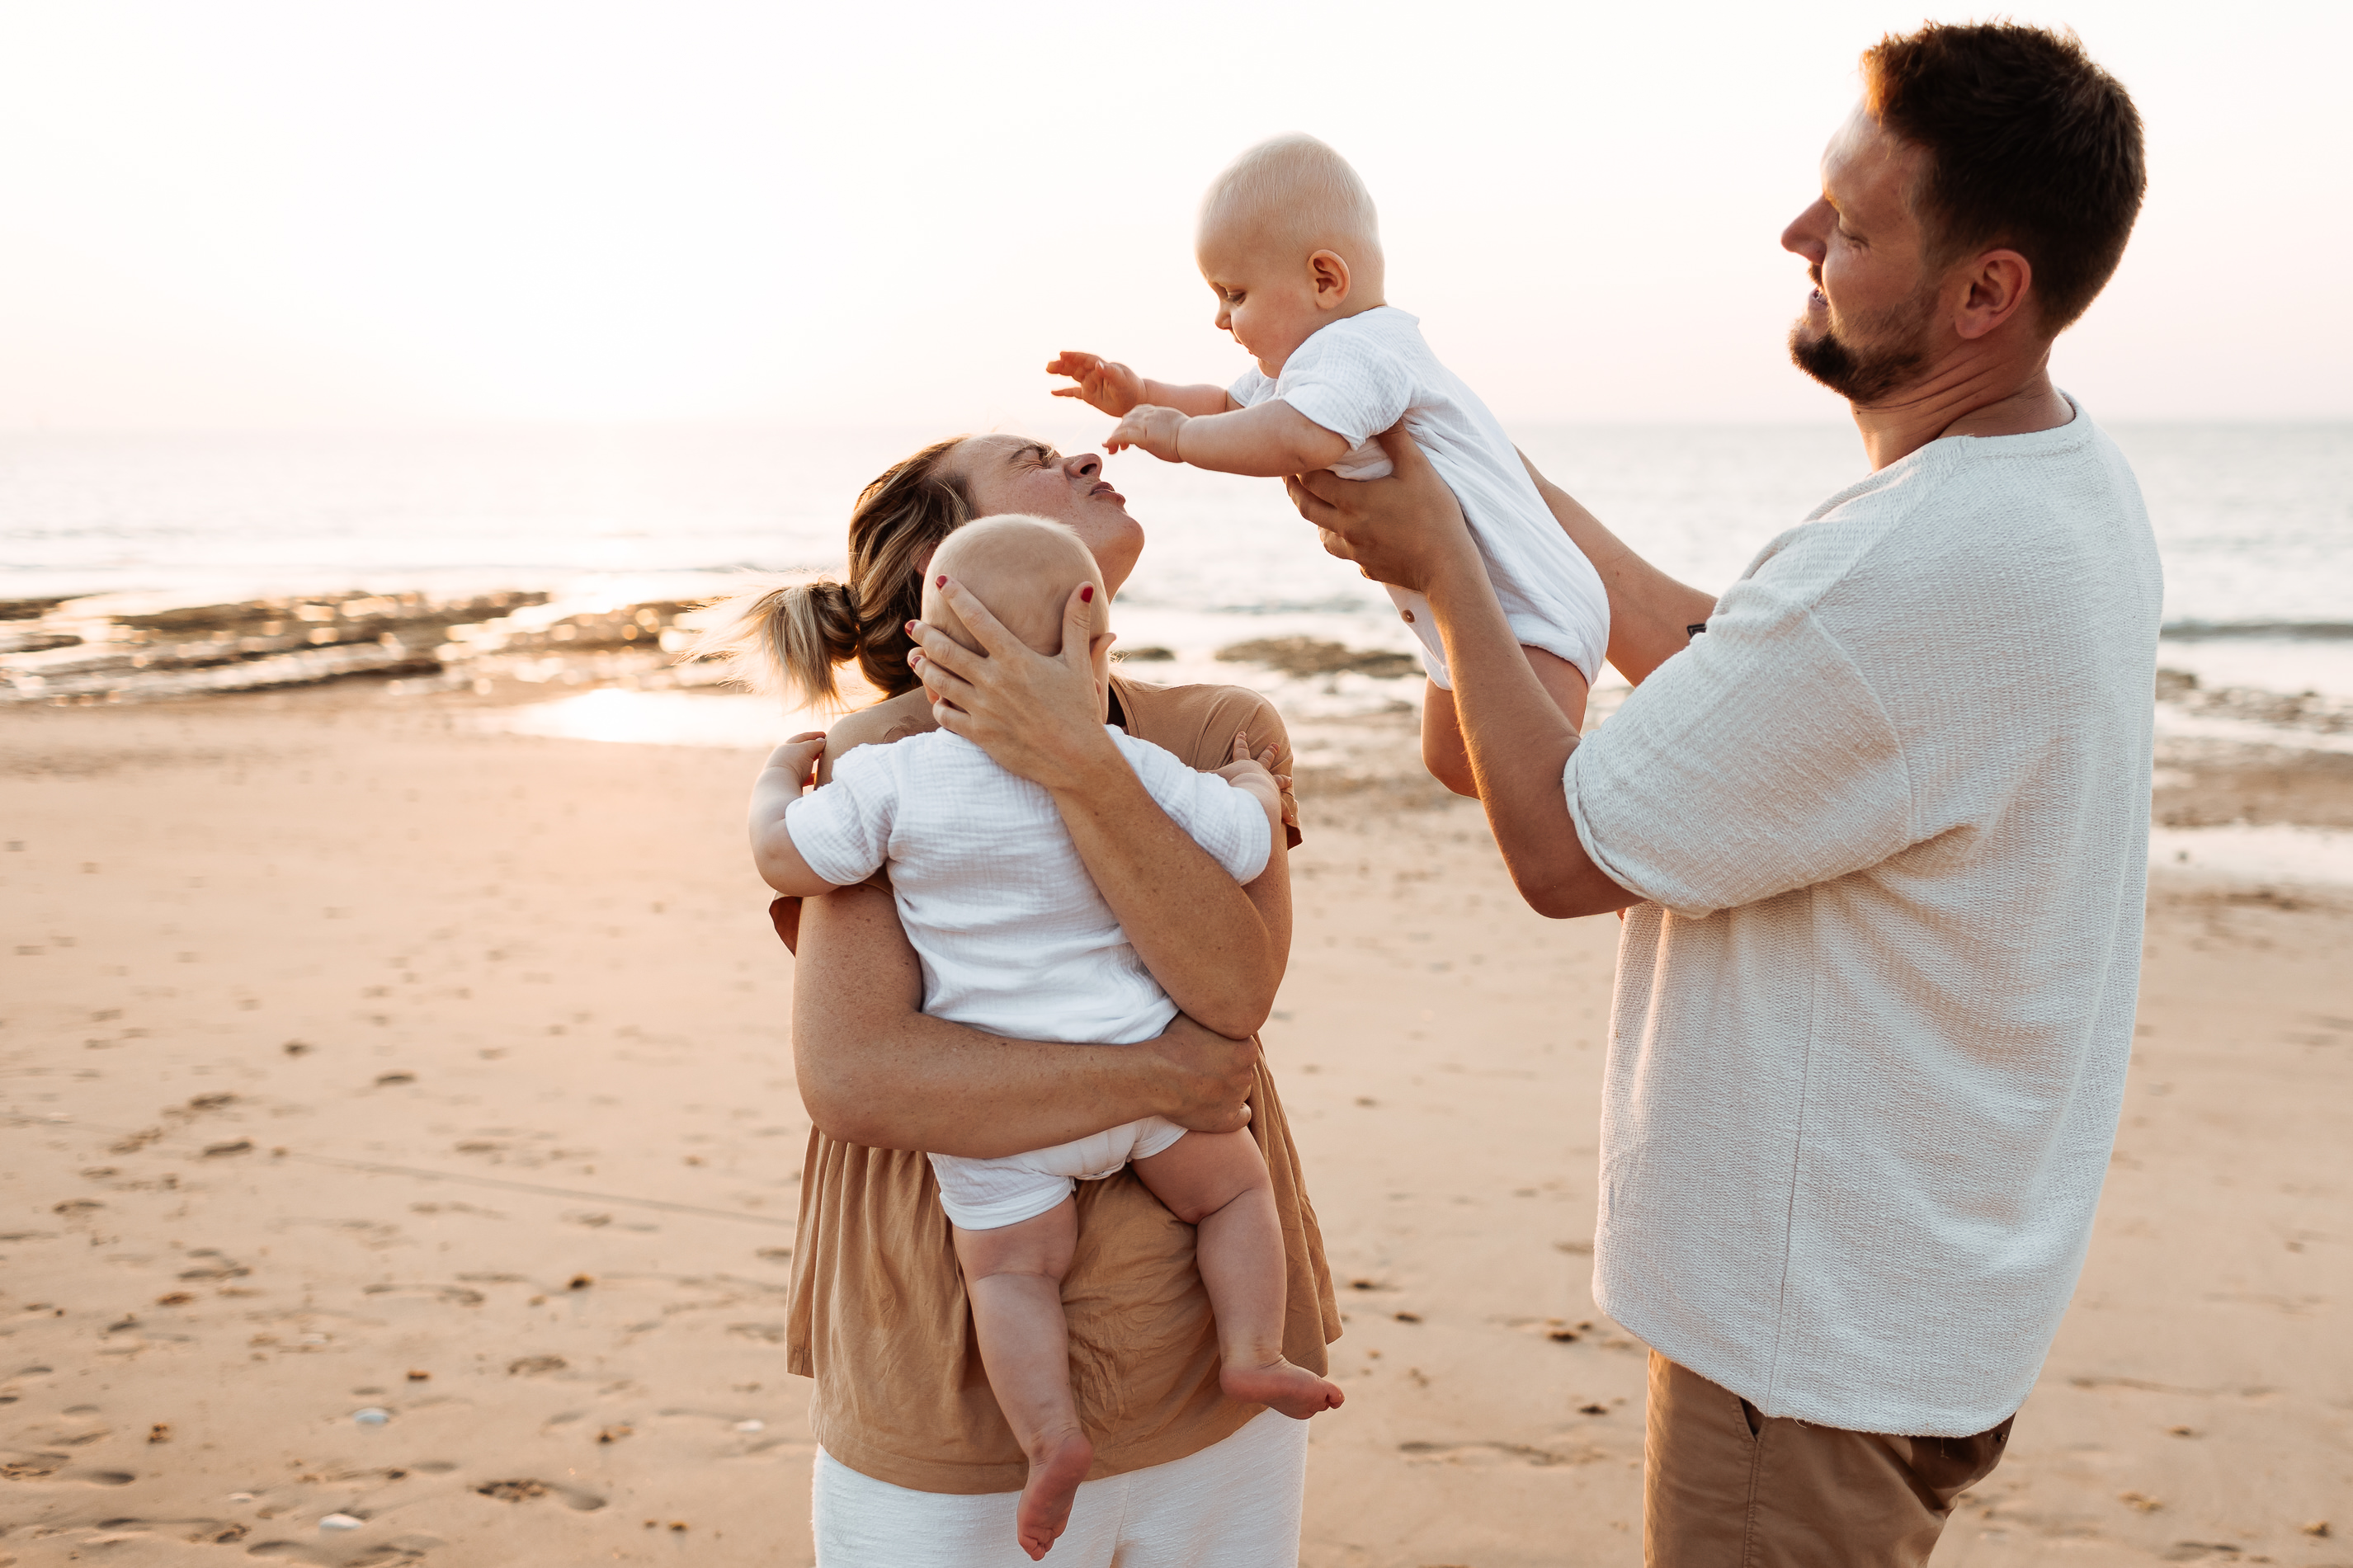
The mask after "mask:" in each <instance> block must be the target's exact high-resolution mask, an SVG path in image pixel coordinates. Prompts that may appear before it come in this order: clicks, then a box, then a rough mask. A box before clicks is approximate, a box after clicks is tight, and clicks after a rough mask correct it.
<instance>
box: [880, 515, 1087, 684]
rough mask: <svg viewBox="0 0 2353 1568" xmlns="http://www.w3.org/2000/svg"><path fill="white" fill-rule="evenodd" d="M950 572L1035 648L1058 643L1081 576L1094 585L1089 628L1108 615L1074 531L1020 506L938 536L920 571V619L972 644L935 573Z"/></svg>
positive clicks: (1045, 650)
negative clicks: (936, 545)
mask: <svg viewBox="0 0 2353 1568" xmlns="http://www.w3.org/2000/svg"><path fill="white" fill-rule="evenodd" d="M942 576H949V577H953V578H955V580H956V581H957V582H959V583H961V584H964V585H965V588H967V589H969V590H970V591H971V593H972V594H973V595H974V597H976V598H977V599H978V600H979V601H980V602H981V603H982V604H984V605H987V606H988V613H989V614H990V615H992V616H996V617H997V619H998V620H999V621H1001V622H1003V623H1004V626H1005V629H1006V630H1007V631H1009V632H1011V633H1012V634H1013V635H1014V636H1015V637H1019V638H1020V639H1021V640H1022V641H1023V642H1024V643H1025V644H1027V645H1028V646H1029V647H1031V648H1033V649H1035V650H1036V651H1037V652H1039V653H1042V654H1057V653H1060V652H1061V651H1062V610H1063V606H1064V605H1068V604H1069V603H1070V599H1071V593H1072V592H1073V591H1074V590H1075V589H1076V588H1077V587H1078V585H1079V584H1082V583H1092V584H1094V585H1095V597H1094V620H1093V624H1092V628H1091V629H1092V631H1097V632H1100V631H1103V630H1105V629H1106V628H1107V627H1108V626H1109V625H1110V620H1111V605H1110V602H1109V599H1110V596H1109V595H1106V594H1105V593H1104V592H1103V574H1102V573H1101V572H1100V571H1098V570H1097V569H1096V566H1095V558H1094V557H1093V556H1092V555H1091V554H1089V553H1088V552H1087V547H1086V546H1085V545H1084V544H1082V543H1081V542H1079V536H1078V535H1077V534H1075V533H1073V532H1071V530H1070V529H1069V528H1067V527H1065V526H1064V525H1063V524H1061V523H1059V522H1050V521H1047V520H1046V519H1044V518H1042V517H1030V516H1028V515H1026V514H1023V513H1018V512H1017V513H1009V514H1008V515H1005V516H1001V517H984V518H982V519H980V520H979V521H976V522H968V523H966V524H965V525H964V526H963V527H962V528H959V529H957V530H956V531H955V532H954V533H951V534H949V535H948V536H947V538H946V539H945V540H944V541H942V542H941V543H940V547H939V549H937V550H936V551H934V552H932V563H931V567H930V569H929V570H928V571H927V572H926V573H925V574H924V582H923V619H924V620H925V621H927V622H929V623H930V624H931V625H933V626H937V627H939V628H940V629H941V630H942V631H944V632H945V633H947V634H948V636H950V637H954V638H955V640H956V641H958V642H960V643H962V644H964V646H965V647H968V648H971V649H972V650H974V651H975V652H978V651H980V639H979V638H978V637H974V636H973V635H972V632H971V629H970V628H969V627H967V626H965V624H964V622H963V620H962V619H961V618H959V617H958V616H957V615H956V613H955V611H954V610H951V609H949V608H948V606H947V605H946V603H945V602H944V600H943V598H942V597H941V595H940V588H939V579H940V578H941V577H942Z"/></svg>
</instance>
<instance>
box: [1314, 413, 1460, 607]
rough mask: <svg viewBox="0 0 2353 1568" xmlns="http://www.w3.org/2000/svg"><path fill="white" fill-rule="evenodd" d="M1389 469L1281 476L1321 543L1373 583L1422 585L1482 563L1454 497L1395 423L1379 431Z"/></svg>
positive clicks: (1421, 588) (1417, 588)
mask: <svg viewBox="0 0 2353 1568" xmlns="http://www.w3.org/2000/svg"><path fill="white" fill-rule="evenodd" d="M1380 443H1381V449H1382V450H1383V451H1385V452H1387V453H1388V455H1389V462H1390V464H1391V465H1392V467H1393V470H1394V471H1393V472H1391V473H1390V475H1389V477H1388V479H1341V478H1340V477H1339V476H1338V475H1336V474H1334V473H1331V472H1329V471H1328V470H1327V471H1322V472H1317V473H1313V474H1294V475H1293V476H1291V477H1290V478H1288V479H1284V480H1283V488H1284V489H1287V490H1289V491H1290V492H1291V501H1292V504H1293V506H1296V507H1297V508H1298V509H1299V515H1300V516H1302V517H1303V518H1305V519H1306V520H1307V521H1310V522H1312V523H1314V525H1315V526H1316V528H1317V529H1318V530H1319V531H1321V532H1322V533H1323V535H1324V549H1325V550H1326V551H1328V552H1331V553H1332V554H1334V555H1336V556H1338V557H1339V558H1340V559H1341V560H1343V561H1353V562H1355V563H1356V568H1357V570H1359V571H1361V572H1362V573H1364V574H1365V575H1366V576H1367V577H1370V578H1371V579H1372V580H1373V581H1374V582H1376V583H1387V584H1390V585H1391V586H1393V587H1398V588H1405V589H1409V590H1411V591H1413V592H1416V593H1428V592H1429V591H1430V584H1432V583H1433V582H1434V581H1435V580H1436V579H1437V578H1438V577H1439V576H1440V575H1442V574H1445V573H1447V572H1449V571H1452V570H1458V569H1460V568H1461V567H1463V566H1465V565H1469V566H1471V567H1472V568H1474V569H1478V570H1482V571H1483V570H1484V568H1483V567H1481V566H1480V564H1479V550H1478V546H1477V545H1475V544H1474V543H1472V539H1471V529H1470V525H1469V524H1468V523H1466V522H1465V521H1463V520H1462V505H1461V502H1460V501H1458V500H1455V499H1454V492H1453V491H1452V490H1451V489H1447V487H1446V481H1445V480H1444V479H1440V478H1439V476H1438V470H1437V469H1436V468H1431V467H1430V459H1429V458H1425V457H1423V456H1422V454H1421V448H1420V447H1418V446H1416V445H1414V440H1413V437H1410V436H1409V435H1407V434H1406V433H1405V426H1403V425H1398V426H1393V427H1391V428H1390V429H1388V430H1384V431H1382V432H1381V435H1380Z"/></svg>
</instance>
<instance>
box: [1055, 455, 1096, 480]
mask: <svg viewBox="0 0 2353 1568" xmlns="http://www.w3.org/2000/svg"><path fill="white" fill-rule="evenodd" d="M1062 472H1064V473H1066V474H1068V475H1070V476H1071V478H1072V479H1093V478H1094V477H1095V476H1096V475H1097V474H1099V473H1101V472H1103V459H1102V458H1098V457H1096V456H1095V455H1094V454H1093V453H1092V452H1081V453H1080V454H1079V455H1078V456H1076V457H1074V458H1064V459H1063V460H1062Z"/></svg>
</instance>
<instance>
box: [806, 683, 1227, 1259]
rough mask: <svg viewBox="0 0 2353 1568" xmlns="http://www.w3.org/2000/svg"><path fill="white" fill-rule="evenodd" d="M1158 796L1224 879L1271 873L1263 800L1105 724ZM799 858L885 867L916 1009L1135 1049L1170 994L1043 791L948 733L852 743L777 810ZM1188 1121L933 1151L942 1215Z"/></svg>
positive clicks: (840, 876) (850, 877)
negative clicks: (818, 783)
mask: <svg viewBox="0 0 2353 1568" xmlns="http://www.w3.org/2000/svg"><path fill="white" fill-rule="evenodd" d="M1104 728H1105V729H1107V730H1108V731H1110V733H1111V738H1112V742H1113V744H1114V745H1116V746H1117V747H1118V748H1119V751H1120V754H1121V755H1122V756H1124V757H1125V758H1126V759H1127V763H1128V765H1129V766H1130V767H1132V768H1134V770H1135V773H1136V777H1137V778H1138V779H1139V780H1141V781H1142V783H1143V784H1144V787H1145V791H1146V792H1147V793H1149V794H1150V795H1151V796H1152V798H1153V799H1154V800H1155V802H1157V803H1158V804H1159V805H1160V808H1161V809H1162V810H1163V811H1165V812H1166V813H1167V814H1168V816H1169V818H1170V819H1171V820H1172V821H1174V822H1175V823H1176V825H1177V826H1179V827H1182V828H1183V829H1184V830H1185V831H1186V832H1187V833H1188V834H1190V835H1191V836H1192V837H1193V840H1194V842H1195V843H1197V844H1198V845H1200V846H1201V847H1202V848H1204V849H1206V850H1208V853H1209V855H1210V858H1213V859H1215V860H1216V861H1217V862H1218V864H1219V866H1221V867H1223V868H1225V869H1226V871H1227V873H1228V874H1229V875H1230V876H1231V877H1233V879H1235V880H1236V881H1240V882H1247V881H1250V879H1253V878H1255V877H1256V876H1257V875H1258V874H1259V873H1260V872H1261V871H1262V870H1264V869H1265V868H1266V862H1267V857H1268V856H1269V855H1270V854H1271V852H1272V849H1273V832H1272V830H1271V828H1270V826H1268V823H1267V818H1266V809H1265V807H1263V806H1262V805H1260V804H1259V802H1258V801H1257V800H1256V799H1255V798H1254V797H1252V796H1251V795H1249V794H1248V793H1247V792H1245V791H1243V790H1241V789H1240V788H1238V787H1236V786H1235V785H1233V784H1228V783H1227V782H1226V781H1225V780H1224V779H1222V778H1220V777H1219V776H1218V775H1217V774H1216V773H1196V772H1195V771H1194V770H1192V769H1191V768H1188V767H1187V766H1186V765H1185V764H1184V763H1181V762H1179V761H1178V760H1177V759H1176V757H1175V756H1174V755H1173V754H1171V753H1170V752H1166V751H1164V750H1162V749H1161V748H1160V747H1158V746H1155V745H1153V744H1152V743H1151V742H1147V741H1139V740H1136V739H1134V737H1133V736H1130V735H1128V734H1126V733H1125V732H1124V731H1121V730H1119V729H1118V728H1116V727H1115V726H1111V725H1106V726H1104ZM785 826H786V831H788V832H789V833H790V834H791V835H792V839H793V847H795V848H797V849H798V850H799V851H800V854H801V858H803V859H804V860H806V861H807V862H808V865H809V869H811V870H812V871H815V872H816V873H817V874H818V876H820V877H822V878H824V879H826V880H827V881H828V882H832V883H835V884H837V885H839V886H845V887H846V886H848V885H849V884H851V883H854V882H860V881H863V880H864V879H867V878H868V877H871V876H872V875H873V874H874V873H875V872H876V871H877V870H879V869H880V868H882V867H883V866H885V865H888V866H889V867H890V868H891V890H892V896H893V898H894V899H895V900H897V902H898V906H899V918H900V921H902V923H903V924H904V925H905V927H906V929H907V939H908V941H909V942H912V943H913V946H914V949H915V954H916V957H917V958H918V959H919V960H920V961H921V962H922V964H923V1011H924V1012H926V1013H928V1014H931V1015H932V1016H934V1017H940V1018H950V1019H953V1020H955V1022H956V1023H959V1024H966V1025H969V1026H972V1027H974V1028H976V1029H986V1030H987V1031H988V1032H989V1033H990V1034H993V1035H1004V1036H1007V1037H1011V1038H1015V1039H1024V1040H1067V1041H1072V1042H1081V1043H1098V1044H1105V1045H1132V1044H1134V1042H1136V1041H1138V1040H1148V1039H1151V1038H1152V1037H1155V1036H1156V1035H1158V1034H1159V1033H1160V1031H1161V1030H1163V1029H1165V1028H1166V1027H1167V1026H1168V1021H1169V1020H1170V1019H1171V1018H1173V1017H1175V1016H1176V1003H1174V1002H1173V1001H1171V1000H1169V998H1168V994H1167V993H1166V992H1165V991H1163V990H1161V989H1160V985H1159V983H1158V982H1156V981H1155V980H1154V979H1153V978H1152V974H1151V972H1150V971H1149V970H1147V969H1145V966H1144V961H1143V960H1142V959H1140V958H1139V957H1137V956H1136V952H1135V949H1134V947H1133V946H1131V945H1130V944H1129V942H1128V940H1127V933H1126V932H1125V931H1123V930H1121V929H1120V924H1119V920H1118V918H1117V917H1116V916H1115V915H1113V913H1112V909H1111V905H1110V904H1108V903H1106V902H1105V901H1104V900H1103V894H1102V893H1101V892H1099V891H1097V890H1096V889H1095V884H1094V879H1092V877H1090V876H1088V875H1087V868H1086V866H1085V863H1084V862H1082V860H1081V859H1080V858H1079V852H1078V848H1077V847H1076V846H1074V845H1073V844H1072V843H1071V836H1070V834H1069V832H1068V831H1067V830H1065V829H1064V827H1063V826H1062V820H1061V817H1060V815H1059V814H1058V813H1057V812H1056V811H1055V809H1054V803H1053V798H1052V797H1051V796H1050V795H1048V794H1047V793H1046V791H1045V789H1044V788H1043V787H1042V786H1041V785H1039V784H1032V783H1030V782H1029V780H1028V779H1024V778H1019V777H1017V776H1016V775H1014V774H1012V773H1008V772H1007V771H1006V770H1005V769H1003V768H1001V767H999V766H998V765H997V763H994V762H991V761H990V760H989V758H988V754H987V752H983V751H982V750H981V749H980V748H979V747H978V746H976V745H974V744H973V743H972V742H970V741H967V740H965V739H964V738H963V737H961V736H958V735H952V734H949V733H948V732H947V731H944V730H934V731H931V732H929V733H927V734H922V735H911V736H909V737H907V738H906V739H904V740H901V741H893V742H890V743H889V744H887V745H871V746H860V747H858V748H857V749H856V750H854V751H850V752H845V753H843V755H842V757H841V759H840V760H839V762H837V763H834V768H833V777H832V779H831V781H830V782H828V784H825V785H824V786H823V787H821V788H819V789H817V790H814V791H812V792H810V793H809V794H807V795H803V796H801V798H800V799H798V800H797V801H795V802H793V803H792V805H789V806H787V807H786V809H785ZM1182 1136H1184V1130H1183V1129H1182V1128H1180V1127H1177V1126H1176V1125H1175V1124H1174V1123H1173V1122H1167V1121H1161V1120H1160V1119H1159V1118H1157V1117H1151V1118H1146V1119H1145V1120H1144V1121H1134V1122H1129V1123H1127V1124H1125V1125H1124V1126H1122V1127H1115V1128H1111V1129H1108V1130H1106V1131H1103V1132H1098V1133H1095V1134H1092V1136H1090V1137H1086V1138H1082V1139H1077V1140H1074V1141H1073V1142H1070V1143H1065V1144H1060V1145H1057V1146H1056V1147H1055V1148H1052V1149H1043V1150H1037V1151H1033V1152H1029V1153H1025V1154H1015V1155H1009V1156H1008V1157H1006V1158H1004V1159H1001V1160H965V1159H958V1158H955V1157H952V1156H949V1155H944V1154H934V1155H933V1156H931V1160H932V1167H933V1170H934V1172H935V1173H937V1174H938V1177H939V1182H940V1197H941V1203H942V1205H943V1206H944V1207H945V1208H946V1209H947V1212H948V1217H949V1218H950V1219H953V1220H955V1223H956V1224H958V1225H960V1226H964V1227H965V1228H966V1229H968V1230H987V1229H993V1228H995V1227H997V1226H1005V1225H1012V1224H1015V1223H1017V1222H1018V1221H1019V1220H1023V1219H1028V1218H1029V1217H1031V1216H1032V1215H1039V1214H1043V1213H1044V1212H1045V1211H1046V1210H1048V1209H1050V1208H1051V1207H1053V1206H1054V1205H1056V1204H1058V1203H1060V1201H1061V1200H1062V1198H1063V1197H1065V1196H1067V1195H1068V1194H1069V1193H1070V1191H1071V1184H1072V1182H1073V1180H1087V1179H1092V1178H1099V1177H1103V1176H1108V1175H1110V1174H1112V1173H1113V1172H1116V1171H1117V1170H1118V1169H1119V1168H1120V1167H1121V1166H1122V1165H1124V1164H1125V1163H1127V1162H1128V1161H1129V1160H1130V1159H1140V1158H1143V1157H1145V1155H1149V1154H1154V1153H1157V1152H1160V1151H1161V1150H1162V1149H1165V1148H1166V1147H1167V1146H1168V1145H1169V1144H1171V1143H1174V1142H1176V1140H1177V1139H1178V1138H1180V1137H1182Z"/></svg>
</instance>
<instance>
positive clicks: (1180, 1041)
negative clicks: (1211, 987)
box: [1131, 1013, 1258, 1132]
mask: <svg viewBox="0 0 2353 1568" xmlns="http://www.w3.org/2000/svg"><path fill="white" fill-rule="evenodd" d="M1152 1044H1153V1045H1154V1047H1155V1048H1157V1050H1158V1051H1159V1053H1160V1057H1161V1059H1162V1060H1163V1061H1165V1062H1166V1063H1167V1065H1168V1066H1169V1068H1171V1069H1173V1070H1171V1071H1170V1072H1169V1073H1168V1074H1166V1077H1167V1079H1169V1085H1170V1089H1171V1090H1172V1092H1173V1093H1174V1094H1175V1095H1176V1099H1174V1100H1171V1101H1170V1102H1169V1103H1168V1104H1167V1105H1166V1106H1164V1107H1163V1108H1162V1109H1161V1111H1160V1114H1161V1115H1163V1116H1165V1117H1166V1118H1167V1119H1168V1120H1169V1121H1174V1122H1175V1123H1176V1125H1177V1126H1179V1127H1182V1128H1184V1129H1186V1130H1187V1131H1192V1132H1231V1131H1235V1130H1236V1129H1237V1128H1241V1127H1247V1126H1249V1125H1250V1091H1251V1090H1252V1089H1255V1088H1257V1087H1258V1042H1257V1041H1256V1040H1234V1039H1229V1038H1227V1037H1225V1036H1223V1035H1220V1034H1219V1033H1217V1032H1216V1031H1215V1030H1213V1029H1208V1028H1204V1027H1202V1026H1200V1025H1198V1024H1197V1023H1195V1022H1194V1021H1193V1020H1192V1019H1191V1018H1190V1017H1188V1016H1186V1015H1185V1014H1182V1013H1179V1014H1177V1015H1176V1016H1175V1017H1174V1018H1171V1019H1170V1020H1169V1021H1168V1027H1167V1028H1166V1029H1164V1030H1162V1031H1161V1033H1160V1037H1159V1038H1158V1039H1156V1040H1155V1041H1153V1042H1152ZM1131 1048H1133V1047H1131Z"/></svg>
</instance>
